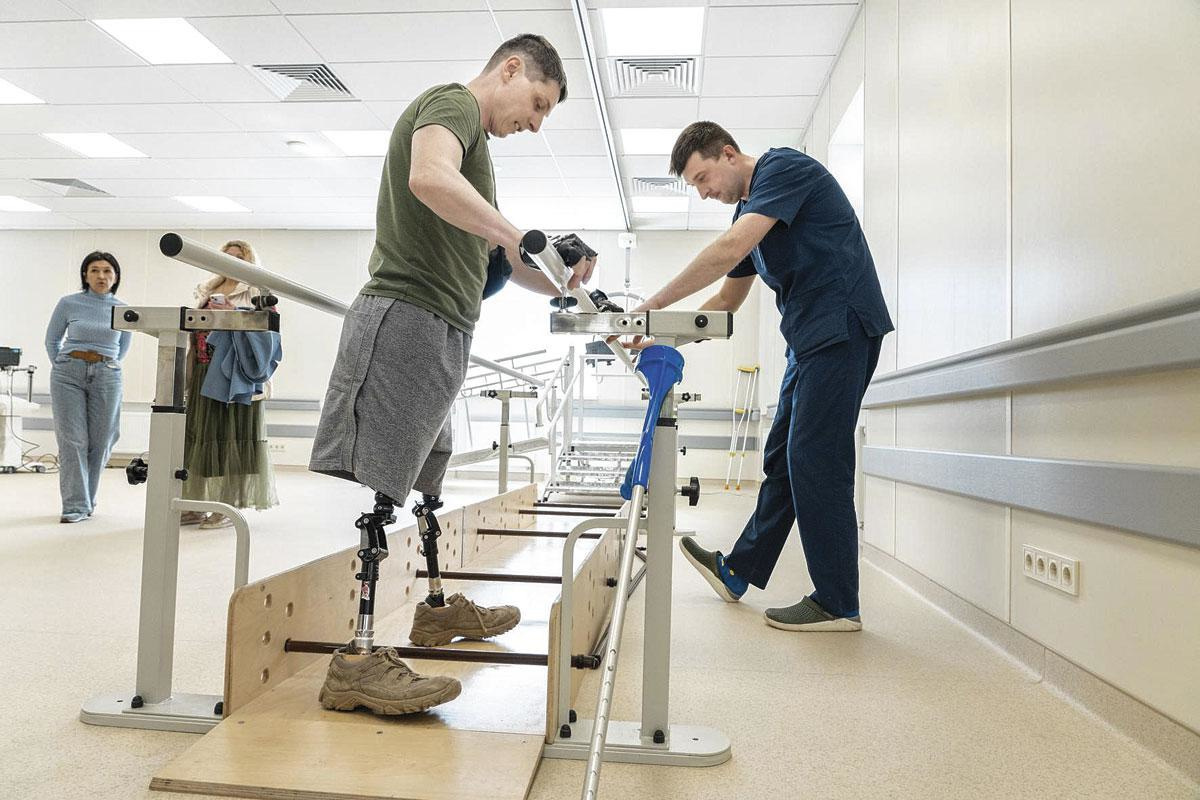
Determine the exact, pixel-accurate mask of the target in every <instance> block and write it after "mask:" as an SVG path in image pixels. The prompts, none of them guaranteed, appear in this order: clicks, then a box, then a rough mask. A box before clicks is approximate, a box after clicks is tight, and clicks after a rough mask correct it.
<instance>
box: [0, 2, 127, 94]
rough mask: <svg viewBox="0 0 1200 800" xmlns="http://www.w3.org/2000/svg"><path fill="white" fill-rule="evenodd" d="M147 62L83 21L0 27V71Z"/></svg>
mask: <svg viewBox="0 0 1200 800" xmlns="http://www.w3.org/2000/svg"><path fill="white" fill-rule="evenodd" d="M144 63H145V62H144V61H142V59H140V58H138V57H137V56H135V55H134V54H133V53H132V52H130V51H129V50H127V49H126V48H125V47H123V46H122V45H121V44H120V43H119V42H117V40H116V39H114V38H112V37H111V36H109V35H108V34H107V33H105V32H104V31H102V30H100V29H99V28H97V27H96V26H95V25H93V24H92V23H90V22H86V21H83V20H79V21H70V22H10V23H4V24H0V68H12V67H22V68H37V67H125V66H139V65H142V64H144ZM39 96H40V95H39ZM42 99H43V100H46V99H48V98H45V97H43V98H42Z"/></svg>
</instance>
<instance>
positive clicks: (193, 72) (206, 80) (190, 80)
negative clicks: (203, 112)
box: [158, 64, 279, 103]
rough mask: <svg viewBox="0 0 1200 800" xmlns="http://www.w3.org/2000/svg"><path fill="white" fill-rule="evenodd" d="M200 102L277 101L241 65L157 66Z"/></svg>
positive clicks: (260, 82) (269, 91) (261, 83)
mask: <svg viewBox="0 0 1200 800" xmlns="http://www.w3.org/2000/svg"><path fill="white" fill-rule="evenodd" d="M158 70H159V71H160V72H161V73H162V74H163V75H164V76H166V77H168V78H170V79H171V80H172V81H174V82H175V83H176V85H178V86H181V87H183V89H185V90H186V91H187V92H188V93H189V94H190V95H191V96H192V97H194V98H195V99H196V100H199V101H200V102H202V103H248V102H262V103H266V102H272V103H273V102H278V101H279V98H278V97H276V96H275V95H274V94H272V93H271V90H270V89H268V88H267V87H266V86H265V85H264V84H263V82H262V81H260V80H259V79H258V78H256V77H254V75H253V73H251V72H250V70H249V68H247V67H244V66H242V65H241V64H186V65H171V66H162V67H158Z"/></svg>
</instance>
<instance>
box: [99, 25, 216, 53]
mask: <svg viewBox="0 0 1200 800" xmlns="http://www.w3.org/2000/svg"><path fill="white" fill-rule="evenodd" d="M94 21H95V23H96V24H97V25H99V26H100V27H101V28H103V29H104V30H105V31H106V32H107V33H108V34H109V35H110V36H112V37H113V38H114V39H116V40H117V41H119V42H120V43H121V44H123V45H125V46H126V47H128V48H129V49H130V50H132V51H133V52H135V53H137V54H138V55H139V56H141V57H142V58H144V59H146V60H147V61H149V62H150V63H151V64H230V63H232V62H233V59H232V58H230V57H229V56H227V55H225V54H224V53H222V52H221V51H220V50H219V49H218V48H217V46H216V45H215V44H213V43H212V42H210V41H209V40H208V39H205V38H204V35H203V34H201V33H200V31H198V30H196V29H195V28H193V27H192V26H191V25H190V24H189V23H188V21H187V20H185V19H181V18H174V19H98V20H94Z"/></svg>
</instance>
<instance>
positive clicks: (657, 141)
mask: <svg viewBox="0 0 1200 800" xmlns="http://www.w3.org/2000/svg"><path fill="white" fill-rule="evenodd" d="M678 137H679V131H678V130H677V129H675V128H622V129H621V151H622V152H623V153H624V154H625V155H627V156H669V155H670V154H671V149H672V148H673V147H675V140H676V139H677V138H678Z"/></svg>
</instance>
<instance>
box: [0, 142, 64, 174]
mask: <svg viewBox="0 0 1200 800" xmlns="http://www.w3.org/2000/svg"><path fill="white" fill-rule="evenodd" d="M0 153H3V154H4V157H5V158H29V159H38V158H48V159H61V158H70V157H72V156H78V155H79V154H78V153H76V152H75V151H74V150H71V149H70V148H69V147H65V146H64V145H61V144H58V143H57V142H53V141H51V140H49V139H47V138H46V137H44V136H38V135H36V134H32V133H10V134H4V135H0ZM44 177H53V176H44Z"/></svg>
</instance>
